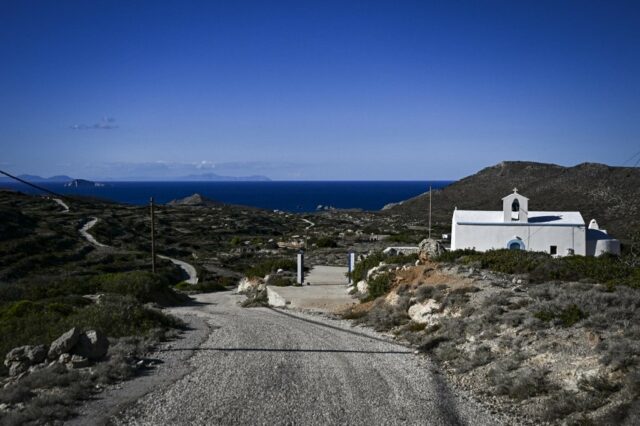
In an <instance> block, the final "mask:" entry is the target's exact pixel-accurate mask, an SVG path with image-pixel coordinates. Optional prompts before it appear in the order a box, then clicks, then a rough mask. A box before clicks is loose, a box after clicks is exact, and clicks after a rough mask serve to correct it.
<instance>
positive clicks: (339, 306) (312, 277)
mask: <svg viewBox="0 0 640 426" xmlns="http://www.w3.org/2000/svg"><path fill="white" fill-rule="evenodd" d="M346 273H347V268H342V267H338V266H315V267H313V268H312V269H311V271H309V274H308V275H307V276H306V277H305V285H304V286H302V287H270V288H271V290H273V291H275V292H276V293H278V294H279V295H280V296H282V297H283V298H284V299H285V300H286V301H288V302H290V304H289V306H290V307H291V308H297V309H304V310H311V311H319V312H326V313H333V312H337V311H340V310H343V309H344V308H345V307H347V306H349V305H353V304H354V303H356V302H357V300H356V299H354V298H353V297H351V296H350V295H349V294H348V292H347V277H346V276H345V274H346ZM307 284H308V285H307Z"/></svg>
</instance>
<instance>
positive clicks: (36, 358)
mask: <svg viewBox="0 0 640 426" xmlns="http://www.w3.org/2000/svg"><path fill="white" fill-rule="evenodd" d="M27 357H28V358H29V361H31V364H32V365H33V364H40V363H41V362H44V360H45V359H47V347H46V346H45V345H37V346H31V347H29V351H27Z"/></svg>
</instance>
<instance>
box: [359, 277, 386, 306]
mask: <svg viewBox="0 0 640 426" xmlns="http://www.w3.org/2000/svg"><path fill="white" fill-rule="evenodd" d="M390 287H391V277H390V276H389V274H388V273H385V274H380V275H378V276H376V277H375V278H374V279H372V280H370V281H369V294H368V295H367V298H366V299H365V300H367V301H369V300H373V299H376V298H378V297H380V296H382V295H384V294H385V293H386V292H387V291H389V288H390Z"/></svg>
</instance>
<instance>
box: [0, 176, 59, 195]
mask: <svg viewBox="0 0 640 426" xmlns="http://www.w3.org/2000/svg"><path fill="white" fill-rule="evenodd" d="M0 173H2V174H3V175H5V176H7V177H9V178H11V179H14V180H17V181H18V182H21V183H24V184H25V185H27V186H30V187H32V188H35V189H37V190H40V191H44V192H46V193H48V194H51V195H55V196H56V197H60V198H65V196H64V195H60V194H58V193H57V192H53V191H51V190H49V189H47V188H43V187H41V186H38V185H35V184H33V183H31V182H27V181H26V180H24V179H20V178H19V177H18V176H14V175H12V174H9V173H7V172H5V171H2V170H0Z"/></svg>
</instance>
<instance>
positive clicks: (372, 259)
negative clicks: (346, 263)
mask: <svg viewBox="0 0 640 426" xmlns="http://www.w3.org/2000/svg"><path fill="white" fill-rule="evenodd" d="M383 260H384V255H383V254H382V252H375V253H372V254H370V255H369V256H367V257H365V258H364V259H363V260H361V261H359V262H357V263H356V265H355V267H354V268H353V271H351V275H352V277H353V282H354V283H357V282H358V281H361V280H364V279H366V278H367V271H368V270H369V269H371V268H373V267H375V266H378V264H379V263H380V262H382V261H383Z"/></svg>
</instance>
